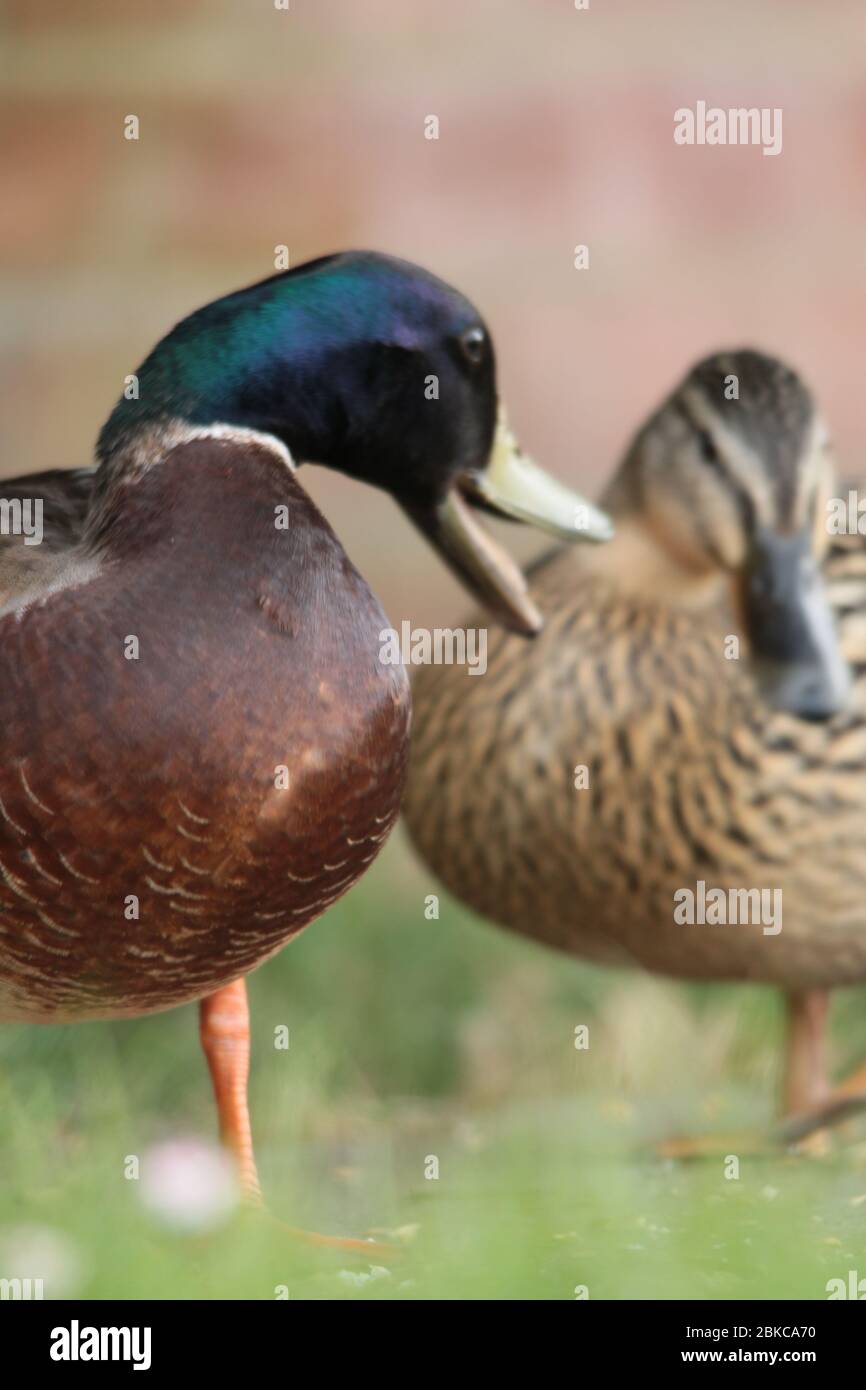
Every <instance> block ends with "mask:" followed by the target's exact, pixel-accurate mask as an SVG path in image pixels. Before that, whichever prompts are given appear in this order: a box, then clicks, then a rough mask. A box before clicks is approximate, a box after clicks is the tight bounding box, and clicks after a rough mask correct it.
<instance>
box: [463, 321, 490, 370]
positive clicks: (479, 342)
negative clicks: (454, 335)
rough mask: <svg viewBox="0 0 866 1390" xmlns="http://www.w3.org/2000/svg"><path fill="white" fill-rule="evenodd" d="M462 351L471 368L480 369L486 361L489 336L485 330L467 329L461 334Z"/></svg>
mask: <svg viewBox="0 0 866 1390" xmlns="http://www.w3.org/2000/svg"><path fill="white" fill-rule="evenodd" d="M459 341H460V351H461V352H462V353H463V356H464V357H465V358H466V361H467V362H468V363H469V365H470V366H471V367H478V366H480V365H481V363H482V362H483V361H484V351H485V348H486V347H487V335H486V333H485V332H484V329H483V328H467V329H466V332H465V333H461V334H460V340H459Z"/></svg>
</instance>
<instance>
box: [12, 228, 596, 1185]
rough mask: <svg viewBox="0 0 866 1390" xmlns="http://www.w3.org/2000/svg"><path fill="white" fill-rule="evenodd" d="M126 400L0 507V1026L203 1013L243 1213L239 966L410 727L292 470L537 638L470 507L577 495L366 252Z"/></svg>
mask: <svg viewBox="0 0 866 1390" xmlns="http://www.w3.org/2000/svg"><path fill="white" fill-rule="evenodd" d="M433 381H435V382H436V383H437V386H438V389H437V390H436V391H432V390H431V389H430V387H431V383H432V382H433ZM136 388H137V389H136ZM126 396H129V397H130V399H126V398H124V399H122V400H121V401H120V402H119V404H118V405H117V407H116V408H115V410H114V412H113V414H112V415H111V417H110V419H109V420H108V422H107V424H106V425H105V427H104V428H103V430H102V433H101V435H100V439H99V445H98V451H97V457H98V462H97V465H96V466H95V467H94V468H93V469H85V470H77V471H72V472H65V473H64V472H52V473H45V474H42V475H36V476H33V477H26V478H21V479H16V480H15V481H13V482H8V483H6V484H5V485H4V486H3V489H2V491H3V499H2V506H0V521H2V522H3V527H2V529H3V531H4V532H5V534H4V535H3V537H2V545H0V671H2V681H0V750H2V751H0V1018H2V1019H4V1020H24V1021H30V1022H35V1023H40V1022H41V1023H58V1022H69V1021H73V1020H77V1019H94V1018H119V1017H125V1016H130V1015H138V1014H146V1013H150V1012H153V1011H155V1010H158V1009H167V1008H170V1007H172V1006H173V1005H176V1004H183V1003H186V1002H189V1001H191V1000H201V1001H203V1002H202V1005H201V1034H202V1041H203V1044H204V1049H205V1053H206V1055H207V1059H208V1062H209V1065H210V1069H211V1073H212V1077H213V1082H214V1087H215V1091H216V1098H217V1104H218V1107H219V1113H220V1123H221V1132H222V1135H223V1137H224V1139H225V1141H226V1143H227V1144H228V1145H229V1147H230V1148H231V1150H232V1152H233V1154H234V1155H235V1157H236V1159H237V1163H238V1167H239V1170H240V1175H241V1179H242V1183H243V1185H244V1187H245V1189H246V1191H247V1192H248V1193H251V1194H254V1193H256V1192H257V1191H258V1181H257V1177H256V1169H255V1163H254V1159H253V1149H252V1142H251V1138H250V1124H249V1116H248V1113H247V1102H246V1077H247V1069H248V1055H249V1033H248V1015H247V1003H246V992H245V986H244V981H243V976H244V975H245V974H246V973H247V972H248V971H250V970H252V969H253V968H254V967H255V966H257V965H259V964H260V963H261V962H262V961H264V960H266V959H267V958H268V957H269V956H271V955H273V954H274V952H276V951H278V950H279V949H280V947H281V946H283V945H285V943H286V941H288V940H289V938H290V937H292V936H294V935H295V934H296V933H297V932H298V931H300V929H301V928H302V927H304V926H306V924H307V923H308V922H310V921H312V919H313V918H314V917H317V916H318V915H319V914H320V913H321V912H323V911H324V909H325V908H326V907H327V906H328V905H329V904H330V903H332V902H334V900H335V899H336V898H338V897H339V896H340V895H341V894H342V893H344V892H345V891H346V890H347V889H348V888H349V887H350V885H351V884H353V883H354V882H355V880H356V879H357V878H358V877H359V876H360V874H361V873H363V871H364V869H365V868H366V867H367V866H368V865H369V864H370V862H371V861H372V860H373V859H374V858H375V856H376V854H377V853H378V851H379V849H380V848H381V845H382V842H383V841H384V840H385V838H386V836H387V835H388V832H389V830H390V829H391V826H392V824H393V822H394V819H395V817H396V815H397V811H398V808H399V803H400V797H401V791H402V787H403V780H404V770H405V762H406V757H407V740H408V728H409V691H408V685H407V681H406V677H405V673H404V671H403V668H402V666H399V665H388V664H385V663H384V662H383V661H382V660H380V655H379V653H380V647H381V639H382V635H383V629H385V628H386V627H387V622H386V618H385V615H384V614H383V612H382V610H381V608H380V607H379V604H378V603H377V601H376V599H375V598H374V596H373V595H372V593H371V592H370V590H369V589H368V587H367V585H366V584H365V582H364V580H363V579H362V578H361V576H360V575H359V574H358V572H357V571H356V570H355V568H354V567H353V565H352V564H351V562H350V560H349V558H348V556H347V555H346V554H345V552H344V551H343V549H342V547H341V546H340V544H339V542H338V540H337V538H336V537H335V535H334V534H333V532H332V531H331V529H330V527H329V526H328V524H327V522H326V521H325V520H324V518H323V517H322V516H321V515H320V513H319V512H318V510H317V509H316V507H315V506H314V505H313V503H312V502H311V500H310V499H309V497H308V496H307V494H306V493H305V492H304V490H303V488H301V486H300V485H299V483H298V481H297V479H296V477H295V473H294V466H295V465H294V462H293V460H294V461H297V462H300V461H301V460H311V461H315V462H317V463H321V464H324V465H326V466H329V467H331V468H336V469H338V470H340V471H341V472H343V473H347V474H349V475H351V476H352V477H355V478H360V479H363V480H365V481H366V482H370V483H374V484H376V485H377V486H379V487H381V488H383V489H385V490H386V491H387V492H390V493H391V494H392V496H393V497H394V498H395V499H396V500H397V502H398V503H399V504H400V505H401V506H402V507H403V508H404V510H405V511H406V512H408V513H409V515H410V516H411V517H412V518H413V519H414V521H415V522H416V523H417V525H418V526H419V528H420V529H421V530H422V531H423V532H424V533H425V534H426V535H427V536H428V537H429V538H430V540H431V541H432V542H433V544H434V545H435V546H436V547H437V548H438V549H439V550H440V551H441V552H442V554H443V555H444V556H445V558H446V560H447V561H448V562H449V563H450V564H451V565H452V566H453V568H454V569H455V570H456V571H457V572H458V574H460V575H461V576H462V578H463V579H464V580H465V581H466V583H467V584H468V586H469V588H470V589H471V590H473V591H475V592H476V594H478V595H479V596H480V597H481V598H482V599H483V600H484V601H485V603H486V605H487V606H488V608H489V609H490V610H492V611H493V612H494V613H495V614H496V615H497V616H499V617H500V618H502V619H504V620H505V621H506V622H508V623H509V624H510V625H511V626H512V627H515V628H517V629H518V630H521V631H524V632H532V631H534V630H536V628H537V627H538V625H539V621H540V620H539V617H538V613H537V611H536V610H535V608H534V606H533V604H532V602H531V600H530V599H529V597H528V595H527V592H526V586H525V582H524V580H523V576H522V575H521V574H520V571H519V569H518V568H517V567H516V566H515V565H514V564H513V563H512V562H511V561H510V560H509V558H508V556H507V555H506V553H505V552H504V551H502V550H501V549H500V548H499V547H498V546H497V545H495V544H494V543H493V541H491V540H490V539H489V538H488V537H487V536H486V534H485V532H484V531H483V529H482V528H481V527H480V526H479V525H478V523H477V522H476V521H475V519H474V518H473V515H472V512H471V511H470V504H472V503H473V502H475V503H478V504H483V505H484V506H485V507H487V508H492V509H494V510H497V509H499V510H502V511H504V512H505V513H506V514H508V515H512V514H513V513H514V512H515V511H516V512H518V513H519V514H520V516H521V517H522V518H523V519H524V520H529V521H533V522H536V523H537V524H539V525H542V526H545V527H547V528H548V529H552V530H553V531H554V532H558V533H560V534H572V535H573V534H574V529H573V517H574V514H575V504H577V506H580V505H581V503H580V499H575V498H574V497H573V496H572V494H570V493H569V492H568V491H567V490H566V489H565V488H560V487H559V486H558V485H557V484H556V483H554V481H553V479H550V478H547V477H546V476H545V475H544V474H542V473H541V471H540V470H538V469H536V468H535V467H534V465H532V464H531V463H529V461H528V460H526V459H525V458H523V457H522V456H521V455H520V454H519V452H518V451H517V449H516V447H515V446H514V443H513V440H512V439H511V437H510V435H509V434H508V432H507V430H506V428H505V427H504V425H503V424H502V422H501V420H500V422H499V423H498V424H497V395H496V384H495V366H494V354H493V347H492V344H491V341H490V335H489V333H488V331H487V329H486V327H485V325H484V323H483V321H482V320H481V318H480V316H479V314H478V312H477V311H476V310H475V309H474V308H473V306H472V305H471V304H470V303H469V302H468V301H467V300H466V299H464V298H463V296H462V295H460V294H458V293H457V292H456V291H455V290H453V289H451V288H450V287H449V286H448V285H446V284H444V283H443V282H442V281H441V280H438V279H436V278H435V277H434V276H432V275H429V274H427V273H426V272H425V271H423V270H421V269H419V268H418V267H416V266H412V265H410V264H408V263H407V262H404V261H398V260H394V259H392V258H390V257H387V256H381V255H374V254H367V253H361V252H351V253H347V254H344V255H337V256H329V257H326V258H324V259H321V260H317V261H313V262H311V263H310V264H308V265H304V266H301V267H299V268H298V269H296V270H293V271H289V272H287V273H285V274H282V275H276V276H274V277H272V278H271V279H268V280H265V281H263V282H262V283H261V284H257V285H253V286H252V287H250V288H248V289H245V290H242V291H240V292H239V293H237V294H231V295H229V296H227V297H226V298H224V299H220V300H218V301H216V302H215V303H213V304H209V305H208V306H207V307H206V308H203V309H201V310H199V311H198V312H197V313H194V314H192V315H190V317H189V318H186V319H184V320H183V322H181V323H180V324H178V325H177V327H176V328H174V329H173V330H172V332H170V333H169V334H168V336H167V337H165V338H164V339H163V340H162V341H161V342H160V343H159V345H158V346H157V347H156V348H155V349H154V351H153V352H152V353H151V355H150V356H149V357H148V358H147V360H146V361H145V362H144V364H143V365H142V366H141V368H140V369H139V371H138V373H137V374H136V378H135V379H134V380H133V382H131V383H130V389H129V390H128V391H127V392H126V393H125V397H126ZM24 503H27V504H28V505H27V506H25V505H23V504H24ZM36 503H39V504H41V507H42V524H41V529H42V531H43V535H42V537H41V544H33V543H32V542H33V541H34V540H36V539H39V537H38V536H37V527H36V524H35V522H36V517H37V515H38V507H37V506H36V505H35V504H36ZM583 515H584V519H585V520H586V519H587V517H588V524H587V525H586V526H585V528H584V531H583V535H584V536H587V535H589V536H591V535H593V534H595V535H597V536H601V535H602V534H604V532H605V530H606V522H605V520H604V518H602V517H601V516H600V515H599V514H598V513H596V512H595V511H594V509H593V510H592V511H591V512H590V513H588V514H587V513H585V512H584V514H583ZM16 520H17V522H18V523H19V524H18V525H17V526H16V525H15V522H16ZM25 529H26V530H28V531H29V532H30V534H29V535H25V534H23V533H22V532H23V530H25ZM16 531H17V534H13V533H14V532H16Z"/></svg>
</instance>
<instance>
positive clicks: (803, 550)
mask: <svg viewBox="0 0 866 1390" xmlns="http://www.w3.org/2000/svg"><path fill="white" fill-rule="evenodd" d="M744 604H745V619H746V627H747V631H748V636H749V642H750V645H751V648H752V665H753V671H754V674H755V677H756V679H757V681H758V684H759V686H760V689H761V691H762V693H763V695H764V697H765V698H766V699H767V700H768V701H769V703H770V704H772V705H773V706H774V707H775V708H776V709H781V710H786V711H787V712H788V713H789V714H795V715H797V716H799V718H801V719H812V720H822V719H830V718H832V716H833V715H834V714H836V713H837V712H838V711H839V710H840V709H841V708H842V707H843V705H844V704H845V700H846V698H847V695H848V692H849V690H850V687H851V672H850V670H849V668H848V665H847V663H846V661H845V659H844V657H843V655H842V650H841V647H840V645H839V638H838V634H837V632H836V624H835V621H834V618H833V613H832V610H831V608H830V604H829V602H828V600H827V595H826V592H825V589H824V582H823V580H822V578H821V574H820V571H819V569H818V566H817V565H816V564H815V563H814V562H813V560H812V557H811V551H810V545H809V538H808V536H807V535H805V534H801V535H794V536H779V535H777V534H775V533H772V532H764V533H763V534H762V535H761V536H760V537H759V538H758V541H757V543H756V546H755V551H754V554H753V557H752V562H751V565H750V567H749V570H748V573H747V575H746V585H745V594H744Z"/></svg>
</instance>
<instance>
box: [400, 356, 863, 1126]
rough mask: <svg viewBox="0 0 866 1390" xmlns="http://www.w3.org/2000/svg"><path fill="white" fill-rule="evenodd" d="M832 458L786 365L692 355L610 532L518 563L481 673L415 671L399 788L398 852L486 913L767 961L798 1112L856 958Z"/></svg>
mask: <svg viewBox="0 0 866 1390" xmlns="http://www.w3.org/2000/svg"><path fill="white" fill-rule="evenodd" d="M833 486H834V484H833V471H832V464H831V455H830V446H829V443H828V440H827V435H826V432H825V430H824V427H823V425H822V423H821V420H820V418H819V416H818V413H817V411H816V408H815V405H814V403H813V400H812V397H811V395H810V394H809V392H808V391H807V389H806V387H805V386H804V385H803V383H802V382H801V381H800V380H799V379H798V377H797V376H795V374H794V373H793V372H792V371H790V370H789V369H788V368H786V367H784V366H783V365H782V364H781V363H779V362H777V361H775V360H773V359H771V358H768V357H764V356H761V355H760V354H758V353H755V352H736V353H728V354H723V355H719V356H716V357H712V358H710V359H708V360H707V361H704V362H702V363H700V364H699V365H698V366H697V367H695V369H694V370H693V371H692V372H691V373H690V374H689V376H688V377H687V379H686V380H685V382H684V383H683V384H682V386H681V387H680V388H679V390H677V391H676V392H675V393H674V395H672V396H671V398H670V399H669V400H668V401H666V402H665V404H664V405H663V406H662V407H661V409H660V410H659V411H658V412H657V413H656V414H655V415H654V416H653V417H652V419H651V420H650V421H649V422H648V423H647V424H646V425H645V426H644V427H643V428H642V429H641V431H640V432H639V434H638V435H637V437H636V439H635V440H634V443H633V444H632V446H631V448H630V449H629V451H628V453H627V455H626V457H625V460H624V462H623V463H622V465H621V467H620V469H619V471H618V473H617V474H616V476H615V477H614V480H613V482H612V484H611V485H610V487H609V489H608V491H607V493H606V495H605V497H604V502H603V505H604V506H605V507H606V508H607V509H608V510H609V512H610V513H611V514H612V517H613V519H614V523H615V526H616V536H615V538H614V540H613V541H612V542H611V544H610V545H609V546H606V547H603V548H602V549H600V550H598V551H594V552H593V553H592V554H589V553H587V552H581V553H580V554H577V553H575V552H573V551H570V550H569V551H566V550H558V551H557V552H556V553H554V554H552V555H549V556H547V557H546V558H544V559H543V560H542V561H541V563H540V564H538V565H537V566H536V568H535V569H534V570H533V571H532V573H531V583H532V592H533V594H534V596H535V598H536V599H537V601H538V603H539V606H540V607H541V608H542V610H543V611H544V612H545V613H546V615H547V618H548V621H547V624H546V627H545V630H544V632H543V633H542V634H541V635H540V636H539V637H538V639H537V641H535V642H534V643H531V644H522V643H520V642H517V641H514V640H513V639H512V638H511V637H509V636H507V635H505V634H500V635H497V636H494V637H492V638H491V641H490V645H489V650H488V667H487V672H486V675H485V677H484V679H483V680H466V679H464V673H462V672H461V671H460V670H459V669H458V668H456V667H440V668H437V669H432V668H430V669H425V670H423V671H421V672H419V674H418V679H417V682H416V685H415V690H414V697H415V725H414V732H413V753H412V761H411V765H410V776H409V785H408V790H407V798H406V813H407V817H408V823H409V828H410V832H411V834H412V836H413V838H414V841H415V843H416V845H417V847H418V848H419V850H420V851H421V854H422V855H423V856H424V857H425V858H426V859H427V860H428V862H429V863H430V864H431V865H432V866H433V867H434V868H435V870H436V871H437V873H438V874H439V875H440V876H441V878H442V879H443V881H444V882H445V883H446V885H447V886H448V887H449V888H450V889H451V890H452V891H453V892H454V893H455V894H456V895H457V896H458V897H460V898H462V899H464V900H465V901H466V902H467V903H469V904H470V905H471V906H472V907H473V908H475V909H476V910H477V911H478V912H480V913H482V914H484V915H486V916H488V917H491V918H493V919H495V920H496V921H497V922H500V923H503V924H504V925H506V926H509V927H513V928H515V929H517V930H518V931H521V932H524V933H526V934H527V935H529V936H532V937H535V938H536V939H538V940H539V941H543V942H546V943H547V944H548V945H551V946H558V947H560V948H562V949H565V950H567V951H570V952H572V953H573V954H575V955H578V956H583V957H585V958H587V959H588V960H593V961H600V962H607V963H610V964H614V963H616V964H622V963H626V962H630V963H633V964H636V965H639V966H642V967H644V968H645V969H647V970H651V971H657V972H660V973H664V974H667V975H673V976H677V977H680V978H684V979H695V980H722V979H727V980H757V981H765V982H772V983H775V984H777V985H780V986H782V988H783V989H784V990H785V991H786V993H787V998H788V1003H789V1035H788V1044H787V1067H786V1081H785V1108H786V1111H787V1113H788V1114H789V1115H793V1114H795V1113H798V1114H799V1113H802V1112H811V1114H812V1121H810V1120H809V1119H808V1118H803V1120H802V1123H799V1122H798V1124H796V1125H791V1126H788V1127H787V1128H785V1129H784V1132H785V1133H787V1134H794V1133H801V1132H803V1133H804V1132H806V1131H807V1130H808V1129H809V1128H810V1127H812V1126H813V1124H814V1125H817V1123H818V1120H819V1118H820V1117H821V1116H826V1115H828V1114H829V1113H830V1112H831V1111H832V1109H833V1104H835V1102H833V1103H831V1102H830V1100H829V1099H828V1094H827V1087H826V1074H825V1069H824V1063H823V1033H824V1020H825V1012H826V999H827V991H828V990H829V989H830V988H831V987H832V986H834V985H845V984H853V983H855V982H857V981H860V980H863V979H866V919H864V912H863V901H864V894H866V542H864V539H863V537H862V536H860V535H855V536H853V537H850V538H849V537H832V536H830V535H829V534H828V529H829V528H828V507H827V502H828V499H829V497H830V495H831V492H832V489H833ZM737 657H738V659H735V658H737ZM852 677H853V678H854V679H852ZM714 889H717V890H722V892H721V893H719V894H714V893H711V890H714ZM731 890H740V892H739V893H736V894H735V896H734V897H731ZM742 890H746V892H745V893H743V891H742ZM775 890H779V892H778V894H776V893H775ZM761 891H763V893H764V896H761ZM690 904H692V905H693V907H694V913H692V914H691V921H689V917H690V912H689V905H690ZM732 909H733V910H732ZM702 912H703V914H704V916H705V918H706V920H705V922H704V923H703V924H702V923H701V922H700V921H699V918H700V916H701V913H702ZM726 917H727V919H728V924H727V925H723V924H722V923H723V922H724V921H725V918H726ZM743 917H745V918H746V921H743V920H742V918H743ZM756 918H760V920H756ZM713 923H716V924H715V925H713ZM852 1089H855V1090H864V1089H866V1076H864V1075H861V1076H859V1077H857V1078H855V1079H854V1081H853V1083H852ZM839 1104H840V1105H842V1104H843V1102H842V1101H841V1100H840V1101H839Z"/></svg>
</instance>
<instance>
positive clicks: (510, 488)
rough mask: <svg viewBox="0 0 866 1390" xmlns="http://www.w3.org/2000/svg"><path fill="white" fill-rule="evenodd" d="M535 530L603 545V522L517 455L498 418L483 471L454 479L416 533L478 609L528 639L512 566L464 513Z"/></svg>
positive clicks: (517, 573)
mask: <svg viewBox="0 0 866 1390" xmlns="http://www.w3.org/2000/svg"><path fill="white" fill-rule="evenodd" d="M473 507H474V508H480V509H481V510H484V511H490V512H494V513H496V514H497V515H499V516H504V517H508V518H509V519H510V520H513V521H522V522H525V523H526V524H527V525H530V526H537V527H538V528H539V529H540V530H542V531H547V532H549V534H550V535H552V536H556V537H557V538H558V539H560V540H571V541H579V540H587V541H606V540H609V539H610V537H611V536H612V535H613V526H612V524H611V521H610V519H609V518H608V517H607V516H606V515H605V514H604V512H602V511H599V509H598V508H597V507H594V506H593V504H592V503H591V502H587V501H586V500H585V499H584V498H583V497H580V496H579V495H578V493H576V492H572V491H571V490H570V489H569V488H567V487H565V486H564V485H563V484H562V483H559V482H557V481H556V479H555V478H552V477H551V476H550V474H549V473H545V472H544V470H543V469H541V468H539V467H538V465H537V464H535V463H533V462H532V460H531V459H529V458H527V457H526V455H525V454H523V453H521V450H520V447H519V446H518V444H517V441H516V439H515V438H514V436H513V434H512V433H511V431H510V429H509V428H508V425H507V423H506V420H505V416H504V413H503V412H502V410H500V415H499V420H498V423H497V427H496V434H495V435H494V439H493V446H492V448H491V450H490V457H489V459H488V462H487V465H486V466H485V467H484V468H483V469H479V470H477V471H473V472H472V473H468V474H466V475H465V476H463V477H460V478H458V479H457V481H456V483H455V484H454V485H453V486H452V487H451V488H450V489H449V491H448V492H447V493H446V495H445V497H444V498H443V499H442V501H440V502H439V503H438V504H437V506H436V507H435V508H434V509H433V512H432V515H430V514H422V513H420V512H418V511H413V512H412V518H413V520H414V521H415V523H416V525H418V526H419V527H420V529H421V530H422V531H423V532H424V534H425V535H426V536H427V537H428V539H429V540H430V541H432V543H433V545H435V546H436V548H437V550H438V551H439V552H440V554H441V555H442V556H443V558H444V559H445V560H446V561H447V563H448V564H449V565H450V567H451V569H453V570H454V572H455V573H456V574H457V576H458V578H459V579H461V580H462V581H463V582H464V583H465V584H466V586H467V587H468V588H469V589H470V590H471V591H472V593H474V594H475V595H476V596H477V597H478V598H479V599H480V600H481V602H482V603H483V604H484V605H485V607H486V608H488V609H489V610H490V612H491V613H492V614H494V615H495V616H496V617H497V618H499V620H500V621H501V622H502V623H503V624H504V625H505V626H506V627H508V628H511V629H512V630H513V631H514V632H520V633H523V634H524V635H525V636H530V637H531V636H534V635H535V634H536V633H537V632H540V631H541V628H542V627H543V626H544V622H543V619H542V616H541V613H540V612H539V610H538V608H537V607H536V605H535V604H534V603H533V601H532V598H531V597H530V594H529V586H528V585H527V583H526V579H525V578H524V576H523V573H522V571H521V570H520V568H519V566H518V565H517V564H516V563H515V561H514V560H512V558H511V556H510V555H509V554H508V551H507V550H504V549H503V548H502V546H501V545H499V544H498V542H497V541H495V540H494V539H493V538H492V536H490V535H488V533H487V532H486V531H485V530H484V528H483V526H482V525H481V524H480V522H479V521H478V520H477V519H476V517H475V516H474V515H473V511H472V508H473Z"/></svg>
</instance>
